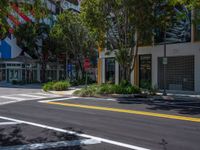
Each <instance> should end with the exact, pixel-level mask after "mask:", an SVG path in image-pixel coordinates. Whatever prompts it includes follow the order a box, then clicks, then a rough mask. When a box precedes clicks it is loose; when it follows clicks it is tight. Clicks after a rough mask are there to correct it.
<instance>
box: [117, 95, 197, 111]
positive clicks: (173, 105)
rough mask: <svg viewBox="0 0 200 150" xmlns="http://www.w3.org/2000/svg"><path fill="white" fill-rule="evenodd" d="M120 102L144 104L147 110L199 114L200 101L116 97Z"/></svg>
mask: <svg viewBox="0 0 200 150" xmlns="http://www.w3.org/2000/svg"><path fill="white" fill-rule="evenodd" d="M117 101H118V103H120V104H130V105H134V104H137V105H144V106H145V108H146V109H149V110H154V111H156V110H165V111H170V110H173V111H175V112H177V113H179V114H187V115H199V114H200V101H195V100H194V101H189V100H188V101H185V100H183V101H174V100H148V99H146V100H140V99H137V98H119V99H117Z"/></svg>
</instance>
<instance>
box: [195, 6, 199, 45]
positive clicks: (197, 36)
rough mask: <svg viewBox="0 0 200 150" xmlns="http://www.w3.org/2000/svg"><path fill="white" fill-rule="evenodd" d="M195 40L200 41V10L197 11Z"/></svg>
mask: <svg viewBox="0 0 200 150" xmlns="http://www.w3.org/2000/svg"><path fill="white" fill-rule="evenodd" d="M194 41H200V10H196V11H195V24H194Z"/></svg>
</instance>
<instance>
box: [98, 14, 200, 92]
mask: <svg viewBox="0 0 200 150" xmlns="http://www.w3.org/2000/svg"><path fill="white" fill-rule="evenodd" d="M196 13H197V12H196ZM198 13H199V11H198ZM191 16H193V17H194V13H193V15H188V18H186V19H185V20H181V23H177V22H176V23H175V26H173V27H172V28H170V29H169V30H168V31H167V39H166V42H167V43H168V44H167V60H165V61H167V62H163V57H164V46H163V40H162V39H163V38H162V36H160V35H163V34H160V33H156V36H155V37H154V39H155V43H154V44H153V45H151V46H143V47H142V46H141V47H139V52H138V57H137V61H136V62H137V63H136V66H135V68H134V71H133V72H132V75H131V77H130V80H131V83H132V84H135V85H138V86H140V87H144V88H145V87H150V86H151V87H156V88H158V89H161V90H162V89H163V88H164V69H163V68H164V67H163V66H164V65H163V64H164V63H167V64H166V74H165V79H166V88H167V90H172V91H184V92H186V91H189V92H196V93H200V24H195V25H194V24H192V23H191V22H192V21H191ZM159 34H160V35H159ZM159 36H160V37H159ZM156 40H157V41H156ZM107 54H108V53H107V52H106V51H101V50H100V51H99V61H98V62H99V63H98V82H99V83H106V82H114V83H116V84H118V83H120V81H121V79H120V76H121V71H120V65H119V64H118V62H117V61H116V60H115V55H114V53H113V52H111V53H109V54H108V55H107Z"/></svg>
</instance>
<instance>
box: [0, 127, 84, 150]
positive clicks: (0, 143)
mask: <svg viewBox="0 0 200 150" xmlns="http://www.w3.org/2000/svg"><path fill="white" fill-rule="evenodd" d="M23 130H26V129H24V128H23V127H21V126H20V125H16V126H12V127H10V126H8V127H5V128H2V127H1V128H0V149H1V148H5V147H10V146H17V145H27V144H39V143H49V142H50V143H51V142H59V141H74V140H81V138H80V137H78V136H76V135H72V134H66V133H61V132H55V131H52V130H48V129H42V130H41V131H40V134H39V135H38V136H35V133H34V130H31V131H29V132H30V134H29V135H27V134H26V133H25V132H24V131H23ZM33 135H34V137H33ZM35 150H37V148H36V149H35ZM42 150H84V148H83V147H82V146H73V147H59V148H46V149H42Z"/></svg>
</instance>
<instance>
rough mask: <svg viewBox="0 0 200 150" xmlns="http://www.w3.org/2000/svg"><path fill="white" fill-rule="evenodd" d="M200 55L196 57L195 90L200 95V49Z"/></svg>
mask: <svg viewBox="0 0 200 150" xmlns="http://www.w3.org/2000/svg"><path fill="white" fill-rule="evenodd" d="M198 51H199V53H198V54H197V55H195V56H194V89H195V92H197V93H200V78H199V77H200V66H199V64H200V48H199V49H198Z"/></svg>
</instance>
